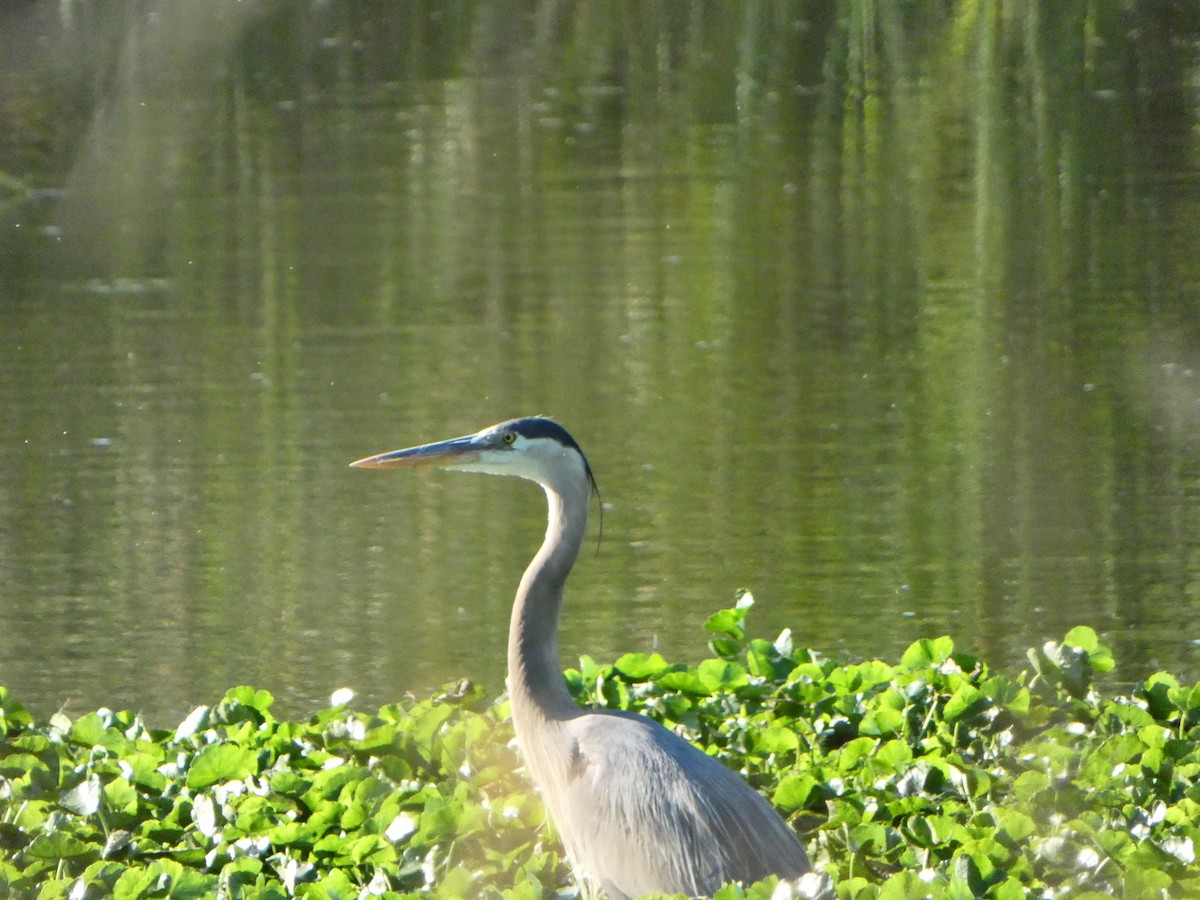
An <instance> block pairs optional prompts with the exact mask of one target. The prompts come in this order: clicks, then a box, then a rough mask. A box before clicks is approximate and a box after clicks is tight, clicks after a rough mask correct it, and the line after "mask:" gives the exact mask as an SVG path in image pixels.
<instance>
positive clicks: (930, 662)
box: [900, 637, 954, 670]
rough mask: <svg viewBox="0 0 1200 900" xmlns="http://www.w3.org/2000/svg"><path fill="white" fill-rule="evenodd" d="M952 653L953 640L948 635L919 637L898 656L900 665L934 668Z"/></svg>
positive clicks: (914, 668)
mask: <svg viewBox="0 0 1200 900" xmlns="http://www.w3.org/2000/svg"><path fill="white" fill-rule="evenodd" d="M953 653H954V641H952V640H951V639H950V638H948V637H940V638H921V639H920V640H919V641H915V642H914V643H913V644H911V645H910V646H909V648H908V649H907V650H905V651H904V655H903V656H901V657H900V665H902V666H903V667H904V668H906V669H912V670H920V669H929V668H936V667H937V666H940V665H941V664H942V663H944V662H945V661H946V660H948V659H949V658H950V656H951V655H952V654H953Z"/></svg>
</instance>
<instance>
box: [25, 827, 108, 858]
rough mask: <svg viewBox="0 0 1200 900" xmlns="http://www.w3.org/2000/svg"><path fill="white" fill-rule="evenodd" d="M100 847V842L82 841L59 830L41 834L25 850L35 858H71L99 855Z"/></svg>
mask: <svg viewBox="0 0 1200 900" xmlns="http://www.w3.org/2000/svg"><path fill="white" fill-rule="evenodd" d="M100 849H101V848H100V846H99V845H98V844H94V843H90V842H87V841H81V840H79V838H77V837H75V836H74V835H71V834H68V833H67V832H65V831H57V832H53V833H51V834H39V835H38V836H37V837H36V838H34V840H33V842H32V843H31V844H30V845H29V846H28V847H26V848H25V851H24V852H25V854H26V855H28V856H32V857H33V858H34V859H69V858H71V857H75V856H83V855H85V854H89V853H94V854H96V855H97V856H99V854H100Z"/></svg>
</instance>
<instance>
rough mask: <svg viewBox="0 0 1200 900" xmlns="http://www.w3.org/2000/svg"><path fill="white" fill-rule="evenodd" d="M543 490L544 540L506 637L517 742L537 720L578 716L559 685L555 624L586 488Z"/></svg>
mask: <svg viewBox="0 0 1200 900" xmlns="http://www.w3.org/2000/svg"><path fill="white" fill-rule="evenodd" d="M544 487H545V491H546V500H547V503H548V505H549V515H548V518H547V522H546V538H545V540H544V541H543V542H542V546H541V549H540V550H538V552H537V555H535V556H534V557H533V561H532V562H530V564H529V567H528V568H527V569H526V570H525V574H524V575H523V576H522V578H521V586H520V588H519V589H518V590H517V598H516V602H515V603H514V604H513V611H512V621H511V623H510V625H509V631H508V693H509V699H510V702H511V705H512V714H513V723H514V725H515V726H516V728H517V732H518V738H520V733H521V731H522V730H523V727H522V726H523V725H524V724H525V722H527V721H530V720H532V719H533V718H535V717H536V718H542V719H562V718H569V717H570V716H572V715H574V714H576V713H578V712H579V707H578V705H576V703H575V701H574V700H572V699H571V695H570V694H569V693H568V692H567V687H566V684H565V682H564V681H563V676H562V668H561V666H560V662H559V658H558V623H559V614H560V612H561V610H562V602H563V585H564V584H565V583H566V580H567V575H568V574H570V571H571V566H573V565H574V564H575V557H576V556H578V554H579V547H580V545H581V544H582V543H583V536H584V531H585V530H586V528H587V508H588V495H587V488H586V485H584V486H583V487H582V488H580V487H576V486H573V485H572V486H567V487H565V488H564V487H552V486H550V485H544Z"/></svg>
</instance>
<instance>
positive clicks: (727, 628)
mask: <svg viewBox="0 0 1200 900" xmlns="http://www.w3.org/2000/svg"><path fill="white" fill-rule="evenodd" d="M745 621H746V610H745V609H719V610H717V611H716V612H715V613H713V614H712V615H711V616H709V617H708V618H707V619H706V620H705V621H704V628H705V630H706V631H711V632H713V633H714V634H724V635H728V636H729V637H731V638H733V639H734V640H736V641H741V640H744V639H745V637H746V629H745V624H744V623H745Z"/></svg>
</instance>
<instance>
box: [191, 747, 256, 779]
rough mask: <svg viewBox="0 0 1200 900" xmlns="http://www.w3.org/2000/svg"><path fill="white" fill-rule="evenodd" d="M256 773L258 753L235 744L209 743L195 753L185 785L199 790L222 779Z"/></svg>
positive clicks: (244, 776) (237, 777)
mask: <svg viewBox="0 0 1200 900" xmlns="http://www.w3.org/2000/svg"><path fill="white" fill-rule="evenodd" d="M257 773H258V754H256V753H254V752H253V751H252V750H249V749H247V748H244V747H239V746H237V745H236V744H231V743H225V744H211V745H209V746H208V747H205V748H204V749H203V750H201V751H200V752H199V753H197V754H196V757H195V759H193V760H192V764H191V766H190V767H189V769H188V775H187V786H188V787H189V788H191V789H192V790H201V789H203V788H206V787H209V786H210V785H213V784H217V783H219V782H223V781H233V780H234V779H243V778H246V777H248V776H250V775H255V774H257Z"/></svg>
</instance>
